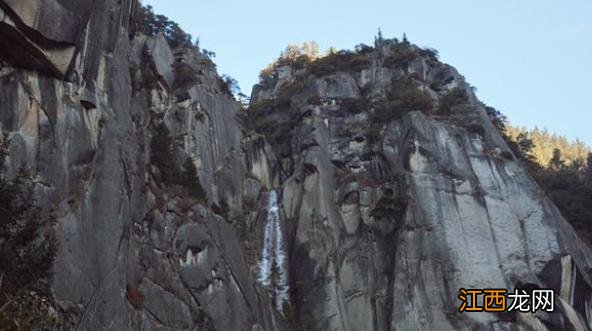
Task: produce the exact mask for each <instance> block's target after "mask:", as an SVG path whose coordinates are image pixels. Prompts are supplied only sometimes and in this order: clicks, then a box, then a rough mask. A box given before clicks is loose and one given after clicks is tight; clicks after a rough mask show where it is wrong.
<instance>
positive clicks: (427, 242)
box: [0, 0, 592, 330]
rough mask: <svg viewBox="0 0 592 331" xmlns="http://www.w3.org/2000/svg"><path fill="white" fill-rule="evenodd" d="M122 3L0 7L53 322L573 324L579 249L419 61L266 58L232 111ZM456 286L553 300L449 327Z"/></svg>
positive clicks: (383, 56)
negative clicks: (43, 239)
mask: <svg viewBox="0 0 592 331" xmlns="http://www.w3.org/2000/svg"><path fill="white" fill-rule="evenodd" d="M135 6H138V4H137V3H136V2H135V1H132V0H129V1H116V0H106V1H99V2H97V1H90V0H88V1H86V0H84V1H71V0H44V1H34V0H31V1H29V0H25V1H23V0H19V1H11V0H0V65H1V67H0V84H1V86H2V88H1V89H0V130H1V132H2V133H5V134H8V136H9V138H10V142H11V143H10V155H9V160H8V163H9V164H8V166H9V167H8V169H9V172H13V173H14V172H15V171H16V170H17V169H19V168H22V167H24V168H25V169H26V171H27V172H28V173H30V174H32V175H33V177H34V178H35V185H36V195H37V200H38V202H39V204H40V205H41V206H42V208H43V215H44V217H46V218H47V219H49V218H50V215H52V216H53V217H54V218H55V219H56V224H55V233H56V234H57V236H58V239H59V242H60V246H59V252H58V255H57V259H56V262H55V266H54V270H53V276H52V277H51V280H50V283H51V301H52V304H53V305H54V306H55V309H56V315H57V317H58V320H59V328H60V329H64V330H282V329H288V328H294V329H303V330H438V329H442V330H453V329H460V330H474V329H493V330H529V329H534V330H562V329H563V330H571V329H583V330H587V329H588V326H587V325H588V324H589V321H590V320H592V319H591V317H592V316H591V315H590V307H591V306H590V303H591V301H590V300H591V297H590V294H591V292H590V290H589V288H590V284H592V283H591V282H590V280H591V278H590V272H591V271H592V260H591V257H592V255H591V254H590V251H589V250H588V248H587V247H586V246H585V245H583V244H582V243H581V242H580V240H579V239H578V238H577V236H576V234H575V233H574V231H573V230H572V228H571V227H570V226H569V225H568V224H567V223H566V222H565V221H564V219H563V218H562V217H561V215H560V213H559V212H558V210H557V209H556V208H555V206H554V205H553V204H552V203H551V202H550V201H549V200H548V199H547V198H546V197H545V196H544V194H543V193H542V192H541V190H540V189H539V188H538V187H537V185H536V183H534V182H533V181H532V180H531V179H530V177H529V176H528V174H527V173H525V171H524V170H523V167H522V166H521V164H520V162H519V161H518V160H517V159H516V157H515V156H514V155H513V153H512V151H511V150H510V149H509V148H508V146H507V145H506V143H505V142H504V140H503V139H502V137H501V136H500V134H499V132H497V131H496V129H495V128H494V126H493V125H492V123H491V119H490V118H489V116H488V114H487V112H486V111H485V107H484V105H483V104H481V103H480V102H479V101H478V100H477V98H476V97H475V95H474V93H473V91H472V90H471V88H470V86H469V85H468V84H467V83H466V82H465V80H464V79H463V77H462V76H460V75H459V74H458V73H457V72H456V70H454V69H453V68H451V67H450V66H447V65H445V64H442V63H440V62H439V61H438V60H437V59H436V57H435V56H434V54H433V53H432V52H430V51H426V50H422V49H420V48H418V47H416V46H413V45H411V44H409V43H407V42H397V41H383V40H380V41H379V42H377V45H376V47H374V48H364V49H362V50H360V51H358V52H356V53H348V52H340V53H337V54H331V55H329V56H327V57H325V58H321V59H317V60H315V61H311V60H310V59H306V58H300V59H295V60H294V61H280V62H278V64H277V65H276V66H275V67H274V68H273V69H272V70H271V71H270V72H269V73H268V75H267V76H266V77H265V79H264V80H263V81H262V82H261V84H260V85H258V86H256V87H255V89H254V91H253V96H252V104H251V107H250V108H249V109H248V111H242V110H241V107H240V105H239V104H238V103H237V102H236V101H235V100H234V98H233V97H232V96H231V95H230V94H229V93H228V91H227V89H226V87H225V85H224V83H223V81H222V80H221V79H220V77H219V76H218V74H217V73H216V69H215V65H214V64H213V63H212V61H211V60H210V59H209V58H208V57H206V56H205V55H203V54H201V53H199V52H197V51H195V50H194V49H191V48H188V47H182V48H174V49H172V48H171V47H170V46H169V44H167V41H166V40H165V39H164V38H163V37H162V36H156V37H149V36H144V35H142V34H140V33H136V32H135V31H134V29H133V27H132V24H131V21H132V13H133V12H134V8H135ZM163 144H164V145H163ZM190 168H194V169H196V170H197V176H196V177H195V178H193V177H191V176H185V175H183V174H178V173H179V172H182V170H183V169H185V170H186V171H188V169H190ZM189 173H190V172H189ZM179 178H182V180H179ZM187 178H189V179H190V180H192V181H193V182H194V183H188V182H187ZM196 185H197V186H196ZM196 187H197V188H196ZM192 188H193V191H192ZM196 191H197V192H198V193H197V194H193V193H192V192H196ZM461 287H463V288H483V287H489V288H508V289H513V288H514V287H530V288H533V287H540V288H553V289H555V291H556V293H557V294H558V298H557V302H558V303H557V307H558V308H557V310H556V312H555V313H553V314H543V313H539V314H536V315H531V314H501V315H500V314H490V313H471V314H459V313H458V312H457V309H458V305H459V302H458V299H457V295H458V289H459V288H461Z"/></svg>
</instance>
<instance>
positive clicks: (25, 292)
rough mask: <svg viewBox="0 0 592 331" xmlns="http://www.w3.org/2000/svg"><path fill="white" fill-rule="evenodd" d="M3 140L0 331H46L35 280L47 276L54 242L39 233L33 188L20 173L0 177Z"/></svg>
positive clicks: (49, 318)
mask: <svg viewBox="0 0 592 331" xmlns="http://www.w3.org/2000/svg"><path fill="white" fill-rule="evenodd" d="M7 146H8V139H6V137H5V138H4V139H3V140H2V141H1V142H0V215H2V217H1V218H0V252H2V254H0V329H2V330H33V329H52V328H53V327H55V323H56V320H55V317H54V316H53V315H51V314H50V313H49V311H50V307H49V304H48V301H47V297H46V295H45V294H44V292H43V291H42V290H41V289H40V288H41V281H42V280H44V279H46V278H48V277H49V276H50V270H51V267H52V265H53V261H54V258H55V255H56V252H57V241H56V238H55V237H54V236H53V235H51V234H49V233H45V231H43V230H44V228H45V226H44V221H43V218H42V217H41V212H40V209H39V207H37V206H36V205H35V199H34V192H33V184H32V183H31V182H30V180H29V178H28V177H27V175H26V174H25V173H24V172H23V171H21V173H20V174H19V175H17V177H16V178H15V179H14V180H7V179H6V178H5V176H4V174H3V173H2V172H3V171H2V170H4V168H3V165H4V162H5V160H6V157H7V155H8V152H7Z"/></svg>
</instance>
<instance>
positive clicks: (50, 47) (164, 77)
mask: <svg viewBox="0 0 592 331" xmlns="http://www.w3.org/2000/svg"><path fill="white" fill-rule="evenodd" d="M137 5H138V4H137V3H135V2H134V1H115V0H113V1H111V0H110V1H90V0H89V1H68V0H48V1H20V0H19V1H0V8H1V12H0V18H1V21H0V43H1V46H0V49H1V51H0V54H1V55H0V56H1V61H2V68H1V69H0V81H1V83H0V84H1V86H2V88H1V89H0V100H1V101H0V107H1V111H0V116H1V117H0V119H1V126H0V128H1V130H2V132H3V133H9V138H10V139H11V145H10V157H9V163H10V169H13V170H14V169H18V168H20V167H21V166H24V167H26V169H27V171H28V172H30V173H32V174H34V176H35V178H36V186H37V192H38V194H37V195H38V202H39V203H40V205H41V206H42V207H43V209H44V214H45V215H46V216H48V215H49V214H50V213H51V214H54V216H55V218H56V220H57V222H56V228H55V232H56V234H57V236H58V239H59V242H60V249H59V252H58V255H57V260H56V263H55V267H54V273H53V277H52V292H53V299H54V300H55V304H56V308H57V314H58V316H59V320H60V324H61V325H62V328H63V329H72V330H74V329H76V330H128V329H129V330H140V329H142V330H171V329H176V330H177V329H178V330H202V329H203V330H206V329H216V330H241V329H245V330H247V329H248V330H251V329H252V328H253V329H265V330H271V329H276V328H277V326H275V325H274V324H273V314H271V313H270V311H271V308H270V307H271V304H270V301H269V299H267V298H266V295H265V294H264V293H263V292H262V291H261V290H259V289H258V288H257V287H256V286H255V281H254V277H252V276H251V272H250V270H249V267H248V265H247V264H246V262H245V261H246V260H245V258H244V255H243V253H242V248H241V243H240V241H239V239H238V236H237V235H236V234H235V231H234V229H233V227H232V226H231V225H230V224H229V223H228V222H226V221H225V220H224V218H223V216H221V215H220V214H224V213H223V212H221V211H220V210H223V208H218V214H217V213H215V212H213V211H212V208H211V207H210V205H217V204H220V205H223V206H228V207H227V208H232V210H233V211H236V212H237V213H240V212H241V211H242V210H243V205H244V197H251V200H254V201H257V199H258V198H259V193H260V192H259V191H260V190H261V187H262V186H261V185H256V184H253V183H251V182H252V180H249V179H248V178H247V170H246V168H247V167H246V163H245V157H244V152H243V151H242V148H241V131H240V127H239V126H238V125H237V123H236V121H235V120H234V119H235V114H236V113H237V111H238V110H239V104H238V103H237V102H235V101H234V99H233V98H232V97H231V96H230V95H229V94H228V93H227V92H225V90H224V86H223V84H222V81H221V79H220V78H219V77H218V75H217V73H216V70H215V66H214V64H213V63H212V62H211V61H210V60H209V59H208V58H207V57H205V56H203V55H201V54H199V53H197V52H194V51H192V50H188V49H175V50H172V49H170V48H169V46H168V44H167V42H166V41H165V40H164V38H163V37H145V36H141V35H136V34H134V33H133V31H131V29H130V21H131V17H130V16H131V13H132V12H133V9H134V8H133V6H137ZM162 124H164V125H165V126H166V128H168V130H167V131H168V132H169V133H170V140H171V141H172V146H170V148H171V149H172V152H171V155H172V157H173V158H174V160H173V161H174V162H171V164H172V165H175V164H182V162H183V160H186V159H189V160H191V162H192V163H194V165H195V167H196V168H197V170H198V175H199V179H200V182H201V185H202V187H203V190H204V191H205V193H206V195H207V198H206V199H205V200H204V201H198V200H197V199H195V198H192V197H190V195H188V194H187V193H186V192H185V190H184V188H183V187H182V186H181V185H174V184H173V185H169V184H167V183H165V182H164V180H163V175H162V174H161V173H160V172H161V171H160V169H158V168H157V167H155V166H154V165H153V164H152V163H151V159H152V157H151V147H152V146H151V142H152V141H153V137H154V136H155V134H156V132H157V130H156V128H158V127H159V126H161V125H162ZM166 148H168V146H167V147H166ZM166 148H165V149H166ZM249 194H250V195H249ZM206 201H209V203H208V202H206ZM222 201H224V203H222ZM226 217H228V216H226Z"/></svg>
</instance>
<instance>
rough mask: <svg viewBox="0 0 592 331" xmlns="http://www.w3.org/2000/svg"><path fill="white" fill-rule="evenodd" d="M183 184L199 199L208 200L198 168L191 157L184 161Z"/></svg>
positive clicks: (201, 200)
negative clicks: (198, 174)
mask: <svg viewBox="0 0 592 331" xmlns="http://www.w3.org/2000/svg"><path fill="white" fill-rule="evenodd" d="M182 184H183V186H185V187H187V189H188V190H189V194H191V196H192V197H194V198H196V199H197V200H198V201H200V202H203V201H205V200H206V192H205V191H204V189H203V187H202V186H201V183H200V182H199V177H198V176H197V168H196V167H195V164H194V163H193V160H191V158H190V157H187V158H186V159H185V162H184V163H183V182H182Z"/></svg>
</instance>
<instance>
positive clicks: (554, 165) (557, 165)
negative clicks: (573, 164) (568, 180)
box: [549, 148, 565, 170]
mask: <svg viewBox="0 0 592 331" xmlns="http://www.w3.org/2000/svg"><path fill="white" fill-rule="evenodd" d="M549 168H551V169H553V170H561V169H563V168H565V161H563V159H562V158H561V150H560V149H559V148H555V149H554V150H553V157H552V158H551V161H549Z"/></svg>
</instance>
